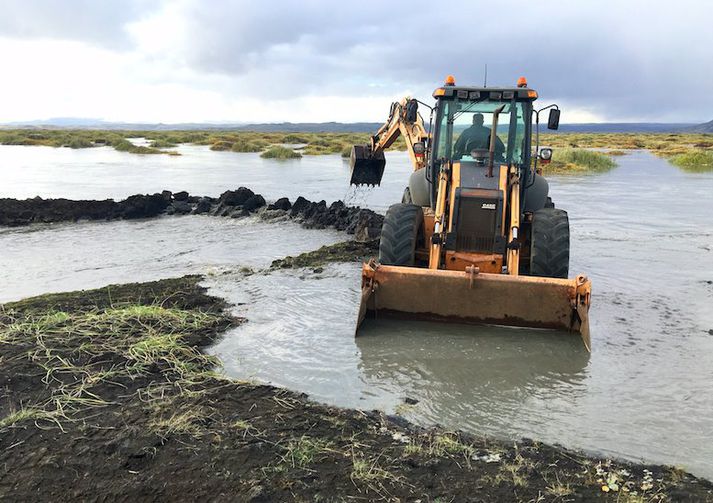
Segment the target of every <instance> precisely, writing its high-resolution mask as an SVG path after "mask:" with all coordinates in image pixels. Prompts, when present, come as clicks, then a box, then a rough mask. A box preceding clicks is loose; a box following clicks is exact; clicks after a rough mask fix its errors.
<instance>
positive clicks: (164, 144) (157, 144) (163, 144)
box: [149, 138, 177, 148]
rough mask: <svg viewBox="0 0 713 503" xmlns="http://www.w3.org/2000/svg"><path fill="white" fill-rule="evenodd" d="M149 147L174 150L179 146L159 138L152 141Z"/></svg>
mask: <svg viewBox="0 0 713 503" xmlns="http://www.w3.org/2000/svg"><path fill="white" fill-rule="evenodd" d="M149 146H150V147H151V148H174V147H176V146H177V144H176V143H173V142H172V141H168V140H166V139H164V138H157V139H155V140H151V143H150V144H149Z"/></svg>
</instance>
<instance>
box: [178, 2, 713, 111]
mask: <svg viewBox="0 0 713 503" xmlns="http://www.w3.org/2000/svg"><path fill="white" fill-rule="evenodd" d="M186 12H187V20H188V30H189V33H188V35H187V40H190V41H191V42H190V44H189V45H188V46H187V47H185V50H186V57H187V58H188V61H190V63H191V64H192V65H193V66H195V67H196V68H200V69H202V70H204V71H209V72H219V73H224V74H228V75H235V76H242V77H244V76H246V75H247V76H249V75H254V76H255V77H258V78H259V79H258V80H256V81H251V82H252V83H256V82H260V81H262V85H260V86H259V87H253V88H254V89H256V92H259V90H262V91H264V92H265V93H269V94H272V93H281V94H282V95H283V96H284V95H288V96H289V95H301V94H305V93H310V94H319V93H335V92H348V93H350V94H358V93H359V92H360V91H361V92H368V89H369V87H367V86H368V85H369V84H376V85H379V86H380V87H381V88H382V89H386V90H391V91H395V90H398V89H400V88H404V87H406V88H409V89H413V90H418V91H419V92H429V91H430V89H431V88H432V87H433V86H434V85H435V84H436V83H437V82H439V81H440V80H441V79H442V77H443V76H444V75H445V74H447V73H453V74H455V75H456V76H457V77H458V80H459V82H463V83H465V82H468V83H480V82H482V79H483V67H484V64H485V63H487V64H488V68H489V74H490V82H491V83H512V82H514V80H515V79H516V78H517V77H518V76H519V75H520V74H523V75H527V76H528V78H529V80H530V82H531V84H532V85H533V86H534V87H537V88H538V89H540V91H541V94H542V95H543V96H550V97H557V98H559V99H562V100H566V102H567V103H569V104H570V105H573V106H577V107H579V108H583V109H589V110H591V111H592V112H594V113H596V114H598V115H601V116H604V117H610V118H614V119H627V118H637V119H645V120H697V119H705V118H707V117H709V116H711V115H713V93H711V87H712V86H711V83H712V81H713V56H711V54H712V53H711V49H710V48H711V47H712V46H713V36H712V35H711V29H710V26H709V25H710V19H711V11H710V7H709V6H708V5H707V2H693V1H679V2H675V3H671V2H667V3H665V4H664V3H660V4H659V3H658V2H651V1H648V2H644V1H635V2H632V1H626V0H620V1H617V2H615V1H597V2H587V3H585V2H572V1H559V2H547V1H545V2H502V1H501V2H496V3H494V2H472V1H464V2H446V3H436V2H429V3H418V2H368V1H367V2H359V3H356V2H355V3H349V4H345V3H334V2H330V1H326V0H325V1H307V2H280V3H277V4H276V3H273V2H262V3H257V2H252V1H250V2H248V1H246V2H241V1H233V2H223V3H222V4H221V8H213V9H206V8H205V6H204V4H202V3H198V2H196V3H194V4H192V5H189V6H188V7H187V10H186Z"/></svg>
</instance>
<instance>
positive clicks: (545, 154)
mask: <svg viewBox="0 0 713 503" xmlns="http://www.w3.org/2000/svg"><path fill="white" fill-rule="evenodd" d="M540 159H542V160H543V161H549V160H550V159H552V149H551V148H547V147H545V148H541V149H540Z"/></svg>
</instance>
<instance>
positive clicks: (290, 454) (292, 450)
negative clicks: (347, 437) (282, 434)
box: [282, 436, 331, 468]
mask: <svg viewBox="0 0 713 503" xmlns="http://www.w3.org/2000/svg"><path fill="white" fill-rule="evenodd" d="M330 445H331V444H330V443H329V442H326V441H324V440H322V439H319V438H311V437H308V436H302V437H300V438H298V439H293V440H290V441H289V443H288V444H287V447H285V454H284V455H283V456H282V462H283V463H284V464H288V465H290V466H292V467H293V468H306V467H307V466H309V465H311V464H312V463H313V462H314V461H315V458H316V457H317V456H319V455H320V454H324V453H325V452H327V451H329V450H330Z"/></svg>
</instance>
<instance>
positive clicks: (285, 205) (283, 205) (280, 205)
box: [267, 197, 292, 211]
mask: <svg viewBox="0 0 713 503" xmlns="http://www.w3.org/2000/svg"><path fill="white" fill-rule="evenodd" d="M290 208H292V203H290V200H289V199H287V198H286V197H281V198H280V199H278V200H277V201H275V202H274V203H272V204H271V205H270V206H268V207H267V209H268V210H283V211H289V209H290Z"/></svg>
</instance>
